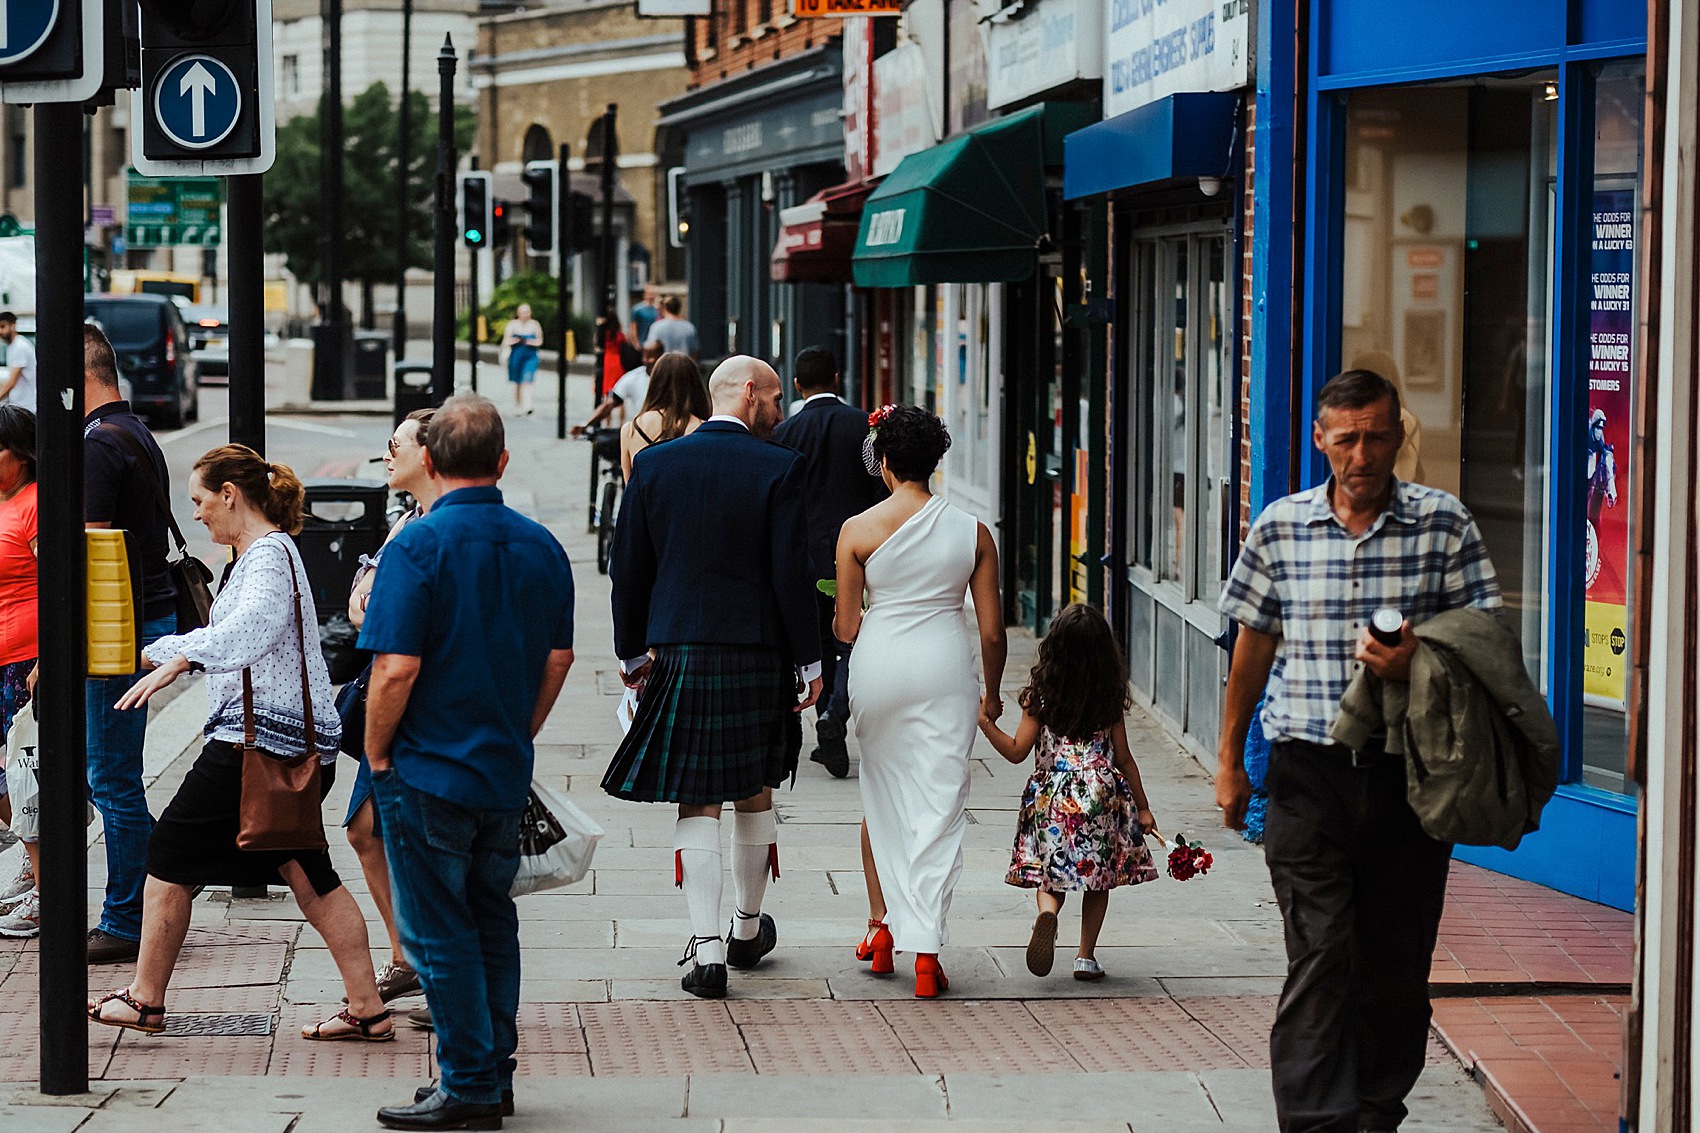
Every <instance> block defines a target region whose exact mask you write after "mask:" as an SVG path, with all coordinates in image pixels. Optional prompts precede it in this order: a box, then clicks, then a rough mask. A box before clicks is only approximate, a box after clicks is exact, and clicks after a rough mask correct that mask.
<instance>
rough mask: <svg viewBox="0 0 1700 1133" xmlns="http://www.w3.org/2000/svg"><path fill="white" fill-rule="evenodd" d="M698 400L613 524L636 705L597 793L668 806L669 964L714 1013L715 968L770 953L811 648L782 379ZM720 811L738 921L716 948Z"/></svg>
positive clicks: (749, 364) (723, 384) (804, 521)
mask: <svg viewBox="0 0 1700 1133" xmlns="http://www.w3.org/2000/svg"><path fill="white" fill-rule="evenodd" d="M708 389H709V396H710V398H711V399H712V400H713V403H714V416H712V417H710V418H709V419H708V420H707V421H705V422H704V423H703V424H702V426H701V427H700V428H698V429H697V430H696V432H694V433H691V434H689V435H687V436H683V437H680V438H678V439H676V440H672V441H667V442H666V443H664V444H656V445H651V446H649V447H648V448H646V449H644V450H643V451H642V452H640V453H638V455H637V458H636V459H635V460H634V461H633V462H632V478H631V481H630V483H628V484H627V486H626V495H625V500H624V502H623V503H622V504H621V507H620V523H619V526H618V527H617V528H616V531H615V537H614V548H613V558H612V562H611V564H610V567H609V571H608V573H609V576H610V579H611V580H612V582H613V592H614V596H613V603H614V649H615V652H616V653H617V654H618V656H619V657H620V669H621V675H622V679H623V680H624V681H625V682H626V684H627V685H628V686H631V687H633V688H637V689H638V690H639V699H638V707H637V713H636V716H635V718H634V719H633V721H632V727H631V731H629V732H628V733H627V734H626V738H625V740H624V741H623V742H622V743H621V744H620V746H619V748H618V750H616V751H615V753H614V759H613V762H612V763H611V764H610V765H609V767H608V773H607V774H606V775H605V776H603V779H602V787H603V789H604V790H606V791H607V792H608V793H609V794H611V795H614V796H615V797H617V798H622V799H634V800H637V801H639V802H661V803H675V804H677V805H678V807H679V820H678V823H677V825H676V826H675V827H674V835H673V846H674V853H673V871H674V872H673V880H674V884H675V885H677V886H679V887H680V888H681V889H682V890H684V894H685V905H686V908H687V909H688V910H689V913H690V920H691V938H690V941H689V943H688V944H687V945H686V946H685V956H684V959H682V960H680V961H679V963H680V964H681V965H683V964H685V963H687V962H690V963H691V965H692V966H691V970H690V971H689V972H687V973H686V974H685V976H684V978H683V979H682V980H680V985H681V986H682V987H683V988H684V989H685V990H686V991H688V992H690V993H691V994H693V995H698V996H702V997H704V998H710V999H718V998H721V997H722V996H724V995H725V994H726V968H727V965H731V966H732V967H734V968H753V967H755V966H756V965H757V964H759V963H760V962H761V959H762V957H764V956H766V955H767V954H768V953H769V952H771V951H773V947H774V944H775V942H776V941H777V938H778V932H777V929H776V928H775V926H774V923H773V918H772V917H771V916H769V915H768V914H766V913H764V912H762V911H761V905H762V898H763V897H764V896H765V894H766V892H767V882H768V877H769V873H770V871H771V875H772V876H773V877H775V878H777V877H778V876H779V847H778V844H777V843H778V827H777V825H776V824H775V821H774V816H773V788H774V787H777V786H779V785H780V784H782V783H784V782H785V781H786V780H787V779H789V778H791V777H792V776H793V775H795V773H796V770H797V757H798V753H799V751H800V750H801V748H802V743H803V732H802V724H801V722H800V719H799V716H798V714H799V713H800V712H802V710H803V709H805V708H807V707H809V706H810V705H812V704H813V703H814V702H815V699H816V697H817V696H819V694H820V687H821V675H820V674H821V648H820V636H819V633H818V628H817V626H816V624H815V621H816V619H815V603H814V591H813V584H812V575H811V573H810V570H809V559H808V517H807V514H806V502H805V493H806V485H805V466H804V460H803V457H802V456H801V455H800V454H798V453H797V452H795V451H794V450H792V449H789V448H786V447H784V446H783V445H779V444H775V443H773V442H772V441H771V440H769V438H770V437H771V436H772V434H773V429H774V426H776V425H777V424H779V422H780V421H781V420H782V419H783V416H784V410H783V408H782V406H781V398H782V391H781V388H780V383H779V375H778V374H776V373H774V372H773V368H772V367H771V366H769V365H767V364H766V363H765V362H761V361H759V360H757V359H755V358H749V357H743V356H739V357H734V358H728V359H727V360H726V361H724V362H722V363H721V364H720V365H719V367H718V368H716V369H715V371H714V376H713V378H712V379H711V380H710V382H709V387H708ZM799 693H802V694H803V698H802V700H801V701H800V702H799V700H798V694H799ZM727 802H730V803H732V804H733V808H734V815H733V828H732V893H733V899H734V901H735V906H734V916H733V918H732V923H731V931H730V932H729V933H728V935H727V937H726V938H725V939H722V937H721V936H720V924H721V921H720V898H721V891H722V886H723V881H722V877H721V860H720V813H721V809H722V807H723V805H724V804H725V803H727Z"/></svg>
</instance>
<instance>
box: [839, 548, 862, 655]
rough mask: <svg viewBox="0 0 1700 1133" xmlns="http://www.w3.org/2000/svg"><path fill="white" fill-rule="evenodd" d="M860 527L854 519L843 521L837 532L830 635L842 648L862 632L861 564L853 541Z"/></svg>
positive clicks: (852, 641)
mask: <svg viewBox="0 0 1700 1133" xmlns="http://www.w3.org/2000/svg"><path fill="white" fill-rule="evenodd" d="M860 527H861V524H859V523H858V522H857V517H855V516H852V517H851V518H849V519H847V520H845V521H844V526H843V527H842V528H841V529H840V530H839V532H838V553H837V555H836V560H837V563H838V590H837V594H836V596H835V597H834V598H833V608H832V635H833V636H834V637H836V638H838V640H840V641H842V642H844V643H845V644H846V645H850V644H853V643H854V642H855V640H856V635H857V634H859V633H861V632H862V578H863V575H862V560H861V559H860V558H858V557H857V554H856V537H857V535H858V534H859V533H860Z"/></svg>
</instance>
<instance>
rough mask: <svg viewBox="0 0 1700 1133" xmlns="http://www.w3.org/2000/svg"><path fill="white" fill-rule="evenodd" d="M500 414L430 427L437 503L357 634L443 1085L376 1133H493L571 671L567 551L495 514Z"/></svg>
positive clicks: (473, 406)
mask: <svg viewBox="0 0 1700 1133" xmlns="http://www.w3.org/2000/svg"><path fill="white" fill-rule="evenodd" d="M504 445H505V438H504V433H503V428H502V417H501V414H500V412H499V411H498V410H497V409H496V407H495V405H494V404H493V403H491V402H490V401H489V400H488V399H486V398H483V397H479V396H477V395H476V394H472V395H462V396H458V397H452V398H450V399H449V400H448V401H447V402H445V403H444V404H443V407H442V408H441V409H439V410H438V411H437V415H436V416H435V417H434V418H432V421H431V430H430V432H429V433H428V434H427V439H426V442H425V467H426V470H427V471H428V472H429V473H430V474H431V476H432V477H433V478H434V479H436V480H437V481H438V483H439V485H440V486H441V488H442V495H441V496H439V498H438V499H437V502H436V503H435V504H434V505H433V506H432V508H431V511H430V513H429V514H428V515H426V516H425V517H424V518H422V519H419V520H417V521H416V522H414V523H412V524H409V525H408V526H407V527H406V528H404V529H403V530H402V532H401V533H400V534H399V535H397V536H396V537H395V539H394V540H393V541H392V542H391V543H390V545H389V546H388V547H387V548H386V549H385V551H384V556H383V559H382V561H381V563H380V565H379V567H378V575H377V579H376V581H375V582H374V584H373V586H372V597H371V601H370V603H369V604H368V606H367V607H366V622H365V625H364V626H363V627H362V629H361V631H360V645H361V648H364V649H370V650H372V651H373V652H374V653H376V654H377V658H376V660H375V661H374V663H373V668H372V677H371V684H370V686H369V691H368V694H367V711H366V758H367V760H368V761H370V763H371V766H372V785H373V793H374V795H375V796H376V798H377V802H378V807H379V813H380V814H381V816H382V819H383V823H382V826H383V835H384V850H385V852H386V854H388V856H389V860H390V871H391V877H392V879H393V885H394V888H395V913H396V927H397V929H398V930H399V932H400V935H401V941H402V946H403V948H405V949H406V951H407V955H408V956H409V958H411V959H412V960H413V963H414V966H415V967H416V968H417V969H418V970H419V979H420V982H421V983H422V984H423V985H424V988H425V996H426V1000H427V1002H428V1003H429V1004H430V1007H431V1015H432V1018H433V1020H434V1021H435V1024H436V1030H437V1044H438V1045H437V1061H438V1063H439V1065H440V1066H441V1069H442V1080H441V1083H440V1084H439V1086H438V1087H437V1088H436V1089H434V1090H432V1089H430V1088H426V1089H424V1090H421V1091H420V1092H419V1095H418V1096H417V1097H416V1098H415V1100H414V1104H412V1105H407V1106H396V1107H392V1108H386V1109H380V1110H379V1111H378V1122H379V1124H381V1125H384V1126H386V1127H388V1128H391V1129H465V1128H481V1129H499V1128H501V1118H502V1116H503V1115H504V1114H507V1113H512V1112H513V1072H514V1060H513V1054H514V1050H515V1048H516V1047H517V1046H518V1039H519V1036H518V1032H517V1029H516V1016H517V1014H518V1012H519V978H520V959H519V917H518V914H517V913H516V912H515V910H514V903H513V898H511V897H510V896H508V890H509V888H510V887H511V886H512V884H513V879H514V874H515V872H516V870H517V869H518V865H519V841H520V819H521V815H522V812H523V811H524V808H525V803H526V798H527V795H528V793H529V790H530V784H531V773H532V758H533V748H532V737H533V736H535V735H536V734H537V732H538V729H540V728H541V727H542V726H543V722H544V721H545V720H546V719H548V716H549V710H550V709H551V708H552V707H553V706H554V703H555V698H556V696H557V695H559V693H560V691H561V684H562V682H563V681H564V680H565V679H566V676H567V670H568V669H570V668H571V667H572V663H573V649H572V645H573V578H572V568H571V566H570V565H569V564H568V562H567V555H566V552H565V551H563V550H562V549H561V546H560V544H559V543H557V542H556V541H555V538H554V536H552V535H551V534H549V532H548V531H547V530H546V529H544V528H543V527H542V526H540V525H539V524H536V523H533V522H532V521H531V520H529V519H526V518H524V517H523V516H521V515H519V514H518V513H517V512H514V511H511V510H509V509H508V508H507V507H505V506H504V505H503V503H502V493H501V491H500V490H499V489H497V487H496V482H497V481H498V480H499V479H500V478H501V475H502V471H503V470H504V469H505V468H506V466H507V461H508V454H507V451H506V449H505V447H504Z"/></svg>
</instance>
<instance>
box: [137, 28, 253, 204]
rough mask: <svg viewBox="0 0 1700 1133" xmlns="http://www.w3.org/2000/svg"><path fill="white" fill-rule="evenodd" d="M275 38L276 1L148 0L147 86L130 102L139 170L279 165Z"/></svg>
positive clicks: (228, 170) (245, 169) (226, 170)
mask: <svg viewBox="0 0 1700 1133" xmlns="http://www.w3.org/2000/svg"><path fill="white" fill-rule="evenodd" d="M271 37H272V6H271V0H142V85H141V88H140V89H139V90H137V91H136V92H135V94H134V95H133V96H132V99H131V106H132V108H133V114H132V120H133V121H134V122H135V123H137V125H133V126H132V128H131V139H132V141H131V155H132V157H133V158H134V164H135V166H136V168H137V170H138V171H139V172H142V173H148V174H154V175H166V176H170V175H178V176H182V175H186V174H194V173H200V174H206V173H220V174H235V173H263V172H265V170H267V169H268V168H270V167H271V163H272V154H273V150H274V143H275V137H276V127H275V109H274V107H273V102H272V70H273V64H272V42H271Z"/></svg>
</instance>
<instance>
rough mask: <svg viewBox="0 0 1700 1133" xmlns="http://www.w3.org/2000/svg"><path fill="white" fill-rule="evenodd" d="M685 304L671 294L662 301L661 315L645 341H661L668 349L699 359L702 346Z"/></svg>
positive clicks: (665, 348) (663, 347)
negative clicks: (685, 315) (683, 313)
mask: <svg viewBox="0 0 1700 1133" xmlns="http://www.w3.org/2000/svg"><path fill="white" fill-rule="evenodd" d="M684 309H685V308H684V304H682V303H680V302H679V297H678V296H677V295H669V296H667V298H665V299H663V300H662V301H661V317H660V318H659V319H657V320H656V321H655V324H654V325H653V326H651V327H650V328H649V337H648V338H646V339H644V342H645V343H649V342H659V343H660V344H661V348H662V349H663V350H666V351H669V352H671V351H677V352H679V353H680V354H689V355H690V356H691V359H692V360H693V361H695V360H698V359H699V357H700V354H701V348H700V347H699V346H698V345H697V328H696V324H695V323H693V322H691V321H690V320H689V319H687V318H685V317H684V316H683V315H682V314H680V312H681V311H683V310H684Z"/></svg>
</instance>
